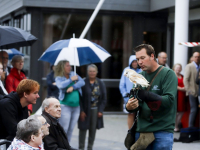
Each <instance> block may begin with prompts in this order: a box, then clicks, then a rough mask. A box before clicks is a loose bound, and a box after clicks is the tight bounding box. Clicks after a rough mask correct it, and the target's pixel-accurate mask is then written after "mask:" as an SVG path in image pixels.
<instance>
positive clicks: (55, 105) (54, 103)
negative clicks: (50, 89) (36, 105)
mask: <svg viewBox="0 0 200 150" xmlns="http://www.w3.org/2000/svg"><path fill="white" fill-rule="evenodd" d="M42 111H45V112H46V113H48V114H49V115H51V116H52V117H54V118H56V119H58V118H60V117H61V107H60V102H59V100H57V99H56V98H52V97H51V98H47V99H45V100H44V101H43V103H42Z"/></svg>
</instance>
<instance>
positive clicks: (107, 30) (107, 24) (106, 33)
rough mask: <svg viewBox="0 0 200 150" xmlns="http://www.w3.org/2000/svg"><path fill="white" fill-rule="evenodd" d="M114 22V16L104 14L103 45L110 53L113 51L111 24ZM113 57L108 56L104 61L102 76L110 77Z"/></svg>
mask: <svg viewBox="0 0 200 150" xmlns="http://www.w3.org/2000/svg"><path fill="white" fill-rule="evenodd" d="M111 23H112V17H110V16H103V17H102V45H103V48H105V50H107V51H108V52H109V53H110V51H111V41H112V39H111V38H112V37H111V31H112V30H111V25H112V24H111ZM110 61H111V58H108V59H106V60H105V61H104V63H102V66H101V78H109V73H110V71H109V69H110V63H111V62H110Z"/></svg>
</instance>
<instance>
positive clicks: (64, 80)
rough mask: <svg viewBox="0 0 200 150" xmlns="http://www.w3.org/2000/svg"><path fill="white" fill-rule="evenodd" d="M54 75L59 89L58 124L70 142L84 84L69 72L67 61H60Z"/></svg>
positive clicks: (79, 78)
mask: <svg viewBox="0 0 200 150" xmlns="http://www.w3.org/2000/svg"><path fill="white" fill-rule="evenodd" d="M54 75H55V77H56V78H55V81H56V85H57V87H58V89H59V100H60V104H61V109H62V111H61V118H60V119H59V123H60V124H61V125H62V127H63V128H64V130H65V132H66V134H67V138H68V141H69V142H70V140H71V136H72V132H73V129H74V127H75V125H76V123H77V121H78V118H79V115H80V106H79V105H80V104H79V101H80V99H81V95H82V90H81V87H82V86H84V85H85V82H84V81H83V79H82V78H81V77H80V76H78V75H77V74H76V75H75V73H74V72H73V71H71V66H70V63H69V61H67V60H62V61H60V62H59V63H58V64H57V65H56V67H55V74H54Z"/></svg>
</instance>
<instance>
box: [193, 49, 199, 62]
mask: <svg viewBox="0 0 200 150" xmlns="http://www.w3.org/2000/svg"><path fill="white" fill-rule="evenodd" d="M192 57H193V61H194V62H195V63H196V64H199V59H200V54H199V52H194V53H193V55H192Z"/></svg>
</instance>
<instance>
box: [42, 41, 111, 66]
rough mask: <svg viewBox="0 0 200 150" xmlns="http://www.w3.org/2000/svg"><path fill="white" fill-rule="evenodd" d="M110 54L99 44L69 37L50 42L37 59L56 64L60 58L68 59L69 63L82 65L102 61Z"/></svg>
mask: <svg viewBox="0 0 200 150" xmlns="http://www.w3.org/2000/svg"><path fill="white" fill-rule="evenodd" d="M110 56H111V55H110V54H109V53H108V52H107V51H106V50H105V49H104V48H102V47H101V46H99V45H97V44H96V43H93V42H90V41H88V40H86V39H76V38H71V39H69V40H60V41H57V42H55V43H54V44H52V45H51V46H50V47H49V48H48V49H47V50H46V51H45V52H44V53H43V54H42V56H41V57H40V58H39V60H42V61H46V62H49V63H51V64H54V65H57V64H58V62H59V61H61V60H68V61H69V62H70V65H73V66H83V65H87V64H91V63H101V62H104V61H105V60H106V59H107V58H108V57H110Z"/></svg>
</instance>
